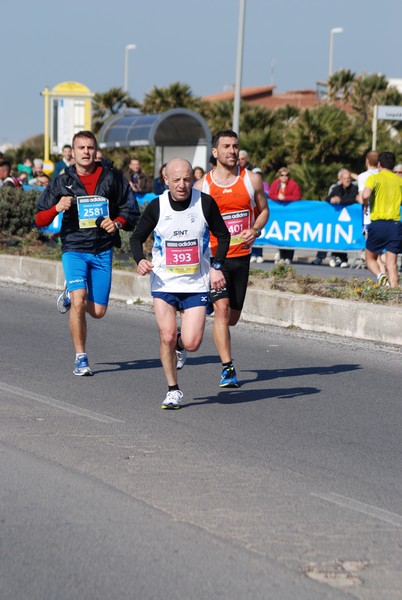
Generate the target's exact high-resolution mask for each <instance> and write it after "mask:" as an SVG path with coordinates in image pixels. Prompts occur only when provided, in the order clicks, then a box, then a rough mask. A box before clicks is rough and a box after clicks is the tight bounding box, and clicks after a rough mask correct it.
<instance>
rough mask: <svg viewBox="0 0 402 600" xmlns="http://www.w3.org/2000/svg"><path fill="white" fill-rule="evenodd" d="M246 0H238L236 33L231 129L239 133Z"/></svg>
mask: <svg viewBox="0 0 402 600" xmlns="http://www.w3.org/2000/svg"><path fill="white" fill-rule="evenodd" d="M245 10H246V0H240V8H239V30H238V34H237V59H236V83H235V94H234V105H233V131H235V132H236V133H237V135H239V125H240V101H241V75H242V70H243V41H244V13H245Z"/></svg>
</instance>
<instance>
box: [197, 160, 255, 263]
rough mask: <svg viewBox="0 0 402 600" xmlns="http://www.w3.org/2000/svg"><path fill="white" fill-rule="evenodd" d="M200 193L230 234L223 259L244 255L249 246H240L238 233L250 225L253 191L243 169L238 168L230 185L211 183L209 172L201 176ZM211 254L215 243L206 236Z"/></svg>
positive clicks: (248, 251) (213, 254)
mask: <svg viewBox="0 0 402 600" xmlns="http://www.w3.org/2000/svg"><path fill="white" fill-rule="evenodd" d="M202 191H203V192H205V193H206V194H209V195H210V196H212V198H213V199H214V200H215V202H216V203H217V205H218V208H219V211H220V213H221V215H222V217H223V220H224V221H225V224H226V227H227V228H228V230H229V232H230V247H229V251H228V253H227V258H235V257H236V256H247V255H248V254H250V252H251V248H250V246H247V244H245V243H244V241H243V240H242V238H241V237H240V234H241V232H242V231H244V230H245V229H249V228H250V227H252V225H253V223H254V208H255V202H254V188H253V185H252V183H251V181H250V178H249V176H248V173H247V169H240V171H239V173H238V176H237V178H236V179H235V181H234V182H233V183H232V184H231V185H219V184H217V183H215V181H214V180H213V175H212V171H210V172H209V173H207V174H206V175H205V177H204V182H203V186H202ZM209 239H210V247H211V254H212V256H215V253H216V248H217V246H218V241H217V239H216V237H215V236H214V235H213V234H212V233H210V237H209Z"/></svg>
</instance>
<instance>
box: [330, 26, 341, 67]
mask: <svg viewBox="0 0 402 600" xmlns="http://www.w3.org/2000/svg"><path fill="white" fill-rule="evenodd" d="M334 33H343V27H333V28H332V29H331V33H330V36H329V69H328V77H331V75H332V58H333V54H334Z"/></svg>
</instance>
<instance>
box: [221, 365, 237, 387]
mask: <svg viewBox="0 0 402 600" xmlns="http://www.w3.org/2000/svg"><path fill="white" fill-rule="evenodd" d="M219 386H220V387H224V388H227V387H229V388H238V387H240V386H239V382H238V381H237V377H236V369H235V368H234V367H233V365H232V366H231V367H225V368H224V369H223V370H222V375H221V381H220V384H219Z"/></svg>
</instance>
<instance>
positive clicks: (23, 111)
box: [0, 0, 402, 146]
mask: <svg viewBox="0 0 402 600" xmlns="http://www.w3.org/2000/svg"><path fill="white" fill-rule="evenodd" d="M1 4H2V6H1V17H2V18H1V25H2V27H1V29H2V33H1V41H2V49H1V53H2V59H3V60H2V62H3V69H2V76H1V81H2V83H1V94H0V146H2V145H3V144H4V143H7V142H8V143H20V142H22V141H23V140H24V139H26V138H28V137H31V136H33V135H36V134H39V133H43V131H44V104H43V98H42V97H41V95H40V93H41V91H43V90H44V89H45V87H46V86H48V87H49V88H53V87H54V86H55V85H57V84H58V83H61V82H63V81H78V82H79V83H82V84H84V85H86V86H87V87H89V88H90V90H91V91H93V92H105V91H106V90H108V89H110V88H112V87H115V86H121V87H123V84H124V49H125V46H126V44H129V43H134V44H136V45H137V49H136V50H131V51H130V52H129V91H130V93H131V95H132V96H133V97H134V98H136V99H137V100H139V101H141V100H142V99H143V97H144V95H145V94H146V93H147V92H148V91H150V90H151V88H152V87H153V86H154V85H157V86H167V85H169V84H170V83H173V82H175V81H180V82H182V83H187V84H188V85H190V86H191V89H192V90H193V92H194V93H195V94H197V95H200V96H203V95H208V94H212V93H216V92H220V91H223V90H224V89H225V87H226V88H227V86H231V85H233V83H234V81H235V76H236V48H237V30H238V16H239V0H199V1H197V0H113V1H112V2H99V1H96V0H79V1H78V0H68V1H67V2H63V1H60V2H55V1H54V0H52V1H50V0H37V1H36V2H28V1H27V0H20V1H19V2H15V1H14V0H2V3H1ZM333 27H343V29H344V32H343V33H341V34H337V35H335V36H334V55H333V69H334V70H338V69H340V68H348V69H351V70H352V71H355V72H356V73H361V72H362V71H365V72H366V73H373V72H380V73H383V74H385V75H386V76H387V77H397V78H402V60H401V59H402V29H401V27H402V1H401V0H388V1H387V2H384V3H380V2H377V1H375V0H246V19H245V37H244V63H243V86H258V85H269V84H271V83H274V84H275V85H276V86H277V90H276V91H277V92H284V91H287V90H291V89H315V87H316V82H317V81H320V80H321V81H322V80H325V78H326V77H327V74H328V63H329V38H330V30H331V28H333Z"/></svg>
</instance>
